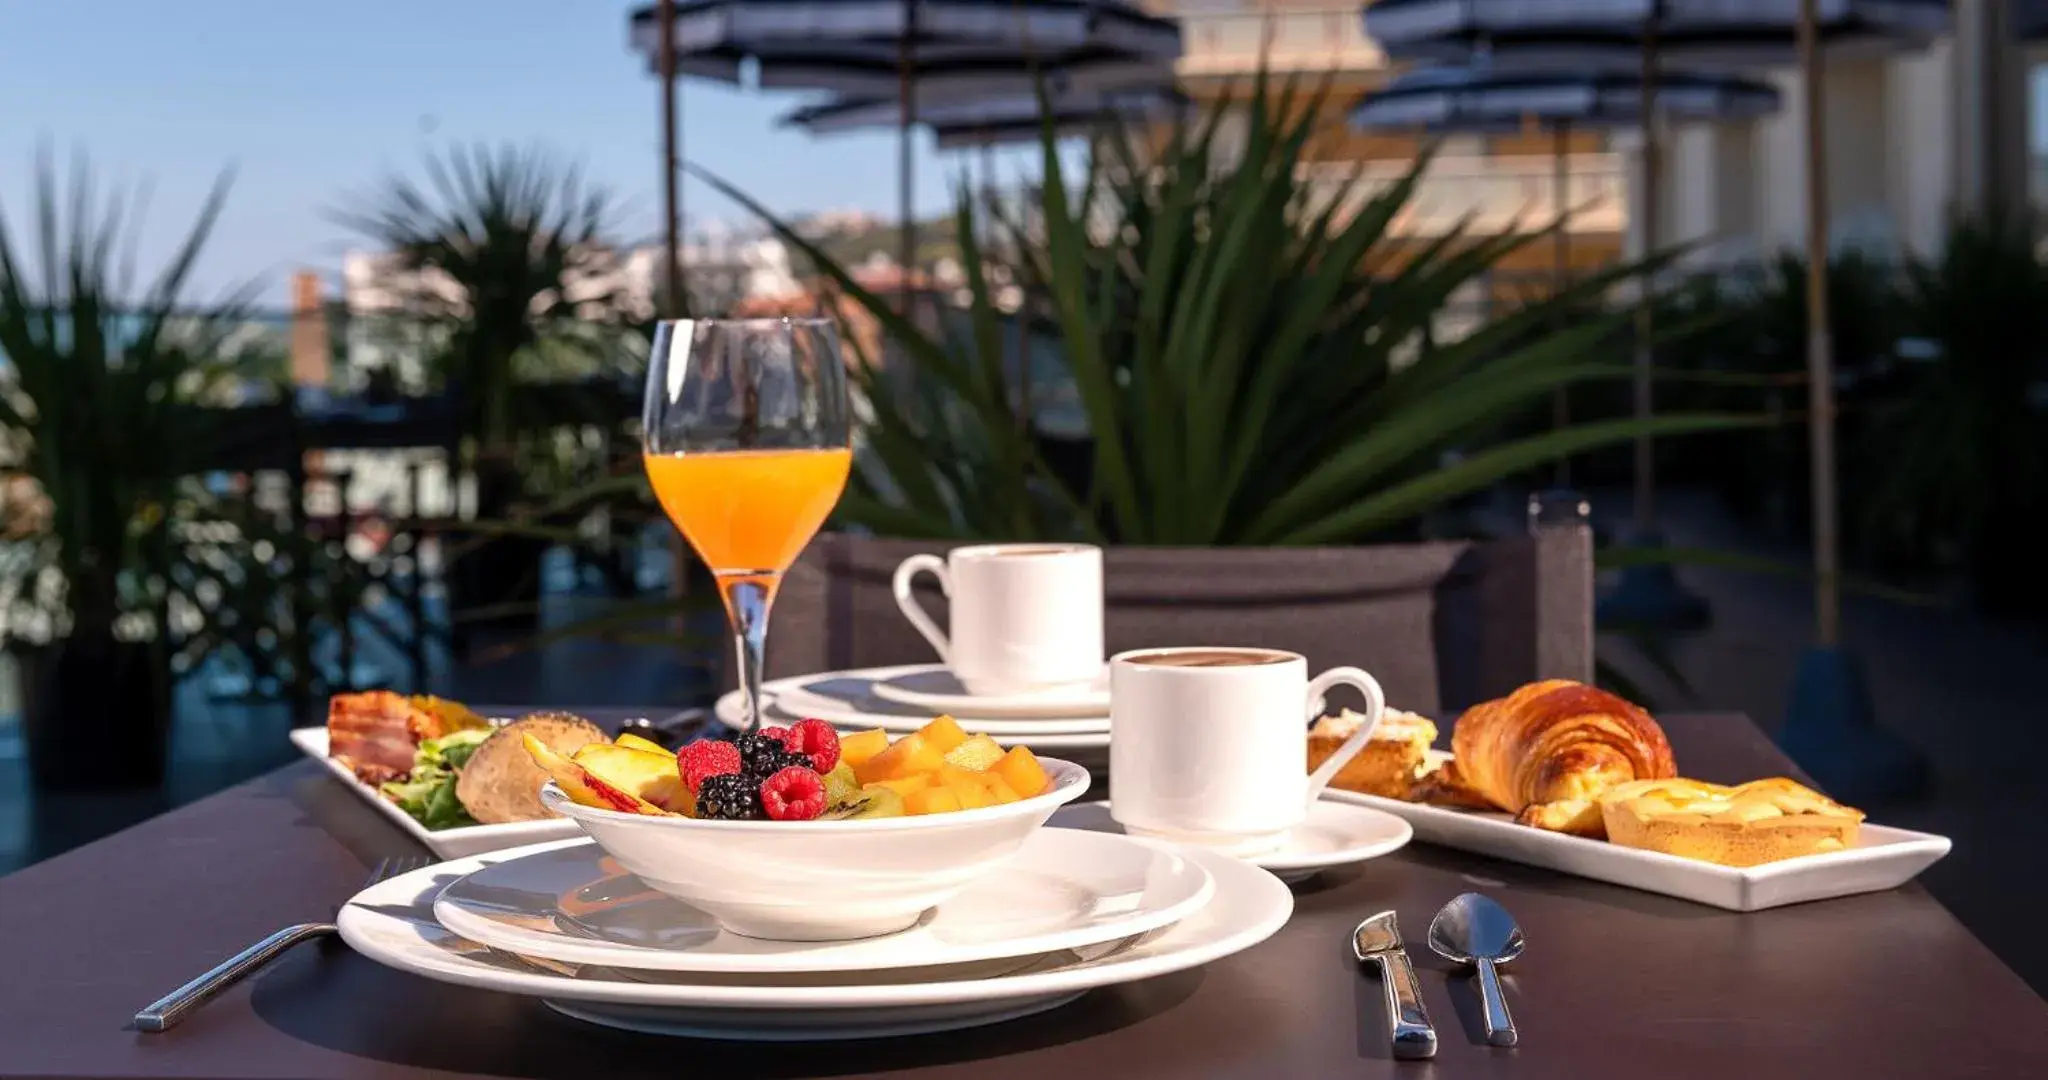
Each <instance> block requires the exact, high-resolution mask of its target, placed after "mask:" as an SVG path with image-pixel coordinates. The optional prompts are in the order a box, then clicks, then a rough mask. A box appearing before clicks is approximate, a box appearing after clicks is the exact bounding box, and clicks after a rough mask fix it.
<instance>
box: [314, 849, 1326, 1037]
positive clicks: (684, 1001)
mask: <svg viewBox="0 0 2048 1080" xmlns="http://www.w3.org/2000/svg"><path fill="white" fill-rule="evenodd" d="M581 842H582V841H569V843H581ZM558 846H566V845H565V844H560V843H558V844H551V845H537V846H535V847H529V848H521V849H515V850H512V851H508V852H493V853H491V854H488V855H482V856H476V857H472V858H468V859H457V860H454V861H452V862H446V863H441V864H439V865H437V866H430V867H427V868H425V869H422V870H417V871H414V872H413V873H410V874H405V875H401V876H399V877H395V878H392V879H391V880H389V881H384V882H380V883H379V884H377V885H373V886H371V887H370V888H368V889H365V890H363V892H361V893H359V894H357V896H356V897H355V898H354V899H352V900H350V901H349V902H348V904H347V905H346V906H344V907H343V908H342V910H341V914H340V917H339V918H338V919H337V920H336V922H337V923H338V925H339V926H340V928H341V936H342V939H343V940H344V941H346V942H348V944H349V946H350V947H351V948H353V949H355V950H356V951H357V952H360V953H362V954H363V955H364V956H366V957H368V958H370V959H372V960H375V961H376V962H378V963H380V964H384V965H386V966H389V967H392V968H395V969H397V970H400V971H407V972H411V973H413V974H416V975H420V976H423V977H425V978H429V979H435V980H438V981H440V982H446V983H453V984H455V985H458V986H472V987H477V988H479V989H487V990H496V991H500V992H504V993H513V994H524V995H527V996H529V997H537V998H543V999H546V1000H547V1001H548V1002H549V1003H550V1004H552V1005H554V1006H555V1007H556V1008H565V1007H566V1008H567V1009H569V1010H573V1013H574V1014H575V1015H584V1016H588V1017H590V1018H592V1019H598V1018H599V1017H603V1019H602V1020H600V1022H605V1023H617V1024H622V1025H625V1026H632V1027H635V1028H637V1029H639V1030H657V1031H659V1030H676V1031H682V1030H687V1031H690V1032H692V1033H695V1034H702V1033H706V1032H710V1031H716V1032H718V1033H719V1034H720V1035H722V1036H723V1037H726V1038H764V1037H766V1038H776V1039H812V1038H830V1039H844V1038H858V1037H866V1036H886V1035H894V1034H902V1033H905V1032H908V1031H933V1030H943V1029H948V1028H956V1027H967V1026H971V1025H975V1024H982V1023H992V1022H994V1021H996V1020H1001V1019H1007V1018H1009V1017H1012V1016H1017V1015H1021V1014H1023V1013H1025V1012H1029V1011H1034V1010H1036V1009H1040V1008H1047V1007H1050V1006H1051V1005H1052V1004H1055V1003H1057V1001H1058V1000H1059V999H1060V998H1062V997H1064V996H1066V995H1071V994H1078V993H1080V992H1082V991H1084V990H1090V989H1094V988H1095V987H1099V986H1113V985H1117V984H1120V983H1126V982H1134V981H1137V980H1140V979H1149V978H1153V977H1155V976H1159V975H1166V974H1170V973H1172V972H1176V971H1183V970H1186V969H1188V968H1192V967H1198V966H1200V965H1202V964H1206V963H1209V962H1210V961H1212V960H1217V959H1220V958H1222V957H1225V956H1229V955H1231V954H1233V953H1236V952H1240V951H1242V950H1245V949H1248V948H1250V947H1252V946H1253V945H1256V944H1258V943H1259V942H1261V941H1264V940H1265V939H1266V938H1268V937H1271V936H1272V935H1273V934H1274V933H1275V932H1276V931H1278V930H1279V929H1280V928H1281V927H1282V926H1284V925H1286V922H1287V919H1288V916H1290V915H1291V914H1293V911H1294V896H1293V894H1292V893H1291V892H1289V891H1288V889H1287V887H1286V886H1285V885H1283V884H1281V883H1280V881H1279V879H1277V878H1275V877H1273V876H1272V875H1271V874H1268V873H1266V872H1265V871H1263V870H1260V869H1258V868H1257V867H1254V866H1252V865H1250V864H1249V863H1241V862H1238V861H1236V860H1233V859H1227V858H1224V857H1222V856H1219V855H1212V854H1209V853H1207V852H1192V853H1188V857H1189V858H1190V859H1192V860H1193V861H1195V862H1197V863H1199V864H1200V865H1201V867H1202V868H1203V869H1204V870H1207V871H1208V872H1209V874H1210V875H1211V877H1213V878H1214V879H1215V883H1216V891H1215V895H1214V896H1213V897H1212V898H1211V899H1210V901H1209V903H1208V905H1207V906H1205V907H1204V908H1202V909H1201V910H1200V911H1197V912H1195V913H1194V914H1192V915H1189V916H1188V917H1187V918H1185V919H1182V920H1181V921H1180V922H1178V923H1175V924H1174V925H1172V926H1169V927H1165V928H1163V929H1160V930H1155V931H1153V932H1152V933H1150V934H1146V935H1142V936H1140V937H1137V938H1126V939H1124V940H1122V941H1119V942H1112V943H1107V944H1103V945H1097V946H1091V947H1089V948H1087V949H1084V950H1079V951H1072V950H1069V951H1062V952H1057V953H1050V954H1047V955H1044V956H1039V957H1029V958H1016V959H1010V960H999V961H987V962H983V963H978V964H963V965H953V966H949V967H944V968H937V969H933V968H904V969H898V970H892V971H885V972H836V973H811V974H802V975H689V976H680V975H668V974H663V973H640V974H638V975H635V974H628V973H626V972H622V971H619V970H617V969H612V968H585V969H583V970H582V971H580V972H579V973H578V974H577V975H576V976H575V977H570V976H567V975H562V974H556V973H553V972H548V971H543V970H540V969H538V968H535V967H532V966H531V965H529V964H527V963H526V962H524V961H521V960H517V959H514V958H511V957H508V956H505V955H503V954H500V953H496V952H491V951H489V950H486V949H484V947H483V946H480V945H476V944H474V943H471V942H468V941H466V940H464V939H462V938H459V937H457V936H456V935H455V934H453V933H452V932H450V931H448V930H446V929H444V928H443V927H441V926H440V925H439V924H438V923H436V922H434V921H433V914H432V900H433V897H434V896H435V894H437V893H438V892H439V891H440V889H441V888H442V887H443V886H445V885H446V884H448V883H449V882H451V881H453V880H455V879H457V878H460V877H462V876H465V875H467V874H470V873H474V872H475V871H477V870H479V869H481V868H482V867H484V866H485V865H487V864H489V863H492V862H496V861H499V860H501V859H504V858H517V857H519V856H522V855H527V854H531V853H533V852H534V851H539V850H545V849H546V848H549V847H558ZM945 1006H957V1007H958V1008H957V1009H947V1008H942V1007H945ZM619 1007H625V1008H619ZM824 1011H830V1013H831V1015H830V1016H829V1017H826V1016H821V1015H820V1013H821V1012H824Z"/></svg>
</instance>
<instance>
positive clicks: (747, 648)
mask: <svg viewBox="0 0 2048 1080" xmlns="http://www.w3.org/2000/svg"><path fill="white" fill-rule="evenodd" d="M775 584H776V582H775V578H774V577H773V576H771V575H767V574H734V575H731V576H726V575H723V574H721V575H719V578H718V591H719V593H720V595H722V596H723V597H724V598H725V614H726V617H727V618H729V619H731V620H732V632H733V637H734V639H735V644H736V645H737V647H738V649H739V660H740V690H741V692H742V693H744V694H745V695H746V703H747V732H748V733H749V734H751V733H753V732H756V731H759V730H761V709H762V704H761V671H762V667H763V665H764V663H765V660H766V657H765V655H764V653H765V652H766V647H767V644H768V609H769V607H770V606H771V605H772V604H774V603H775Z"/></svg>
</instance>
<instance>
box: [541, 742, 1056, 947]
mask: <svg viewBox="0 0 2048 1080" xmlns="http://www.w3.org/2000/svg"><path fill="white" fill-rule="evenodd" d="M1038 760H1039V764H1040V765H1041V766H1042V767H1043V768H1044V769H1045V773H1046V777H1047V780H1048V781H1049V782H1048V783H1047V784H1046V787H1045V790H1044V791H1043V792H1041V793H1040V794H1038V795H1034V796H1032V797H1030V798H1027V799H1020V800H1018V801H1016V802H1011V803H1004V804H1002V805H999V806H986V807H982V808H980V809H975V810H958V811H954V812H951V813H944V814H929V815H923V816H914V817H889V818H855V819H847V820H836V821H835V820H822V819H821V820H814V821H720V820H707V819H702V818H690V817H678V816H652V815H647V814H633V813H624V812H621V811H617V810H605V809H600V808H598V807H593V806H585V805H582V804H580V803H577V802H576V801H575V800H573V799H571V798H570V797H569V796H568V794H567V793H566V792H564V791H563V790H562V788H561V786H560V785H559V784H557V783H555V782H554V781H549V782H548V784H547V786H546V787H544V788H542V789H541V796H540V798H541V804H542V805H543V806H545V807H547V808H548V809H549V810H552V811H554V812H555V813H557V814H560V815H562V816H563V817H566V818H569V819H570V820H572V821H575V822H576V823H577V824H578V825H581V826H582V827H583V831H584V832H586V833H589V834H590V838H591V839H592V840H594V841H596V842H597V845H598V846H599V847H601V848H603V849H604V850H605V852H606V853H607V854H609V855H610V856H611V857H613V858H614V859H617V860H618V861H619V864H620V865H621V866H624V867H625V868H626V869H627V870H629V871H631V872H633V873H634V874H636V875H638V876H639V877H640V880H642V881H644V882H646V883H647V886H648V887H649V888H651V889H654V890H656V891H659V892H662V893H665V894H667V895H669V896H672V897H675V898H676V899H678V900H681V901H683V902H684V903H686V904H689V905H690V906H691V907H695V908H698V909H700V910H702V911H704V912H706V913H707V914H709V915H710V916H711V917H712V918H715V919H717V920H718V922H719V925H721V926H723V927H724V928H725V929H727V930H729V931H731V932H733V933H735V934H742V935H745V936H747V937H755V938H768V939H772V940H778V941H843V940H848V939H852V938H863V937H873V936H876V935H878V934H892V933H895V932H897V931H900V930H906V929H909V928H910V927H911V926H912V925H914V924H915V923H916V922H917V920H918V919H919V918H920V917H921V916H922V915H923V914H924V912H925V911H927V910H929V909H930V908H932V907H935V906H937V905H938V904H940V903H942V902H944V901H945V900H946V899H947V898H949V897H951V896H952V895H953V894H955V893H957V892H959V891H960V890H961V889H963V888H965V887H966V886H967V885H968V884H969V883H971V882H973V881H974V880H975V879H976V878H979V877H980V876H982V875H983V874H986V873H989V872H991V871H993V870H995V869H996V868H997V867H998V865H999V864H1000V863H1001V862H1002V861H1003V860H1004V859H1006V858H1008V857H1009V856H1010V855H1012V854H1014V853H1015V852H1016V851H1017V849H1018V848H1019V847H1022V846H1023V844H1024V841H1025V840H1026V839H1027V838H1028V837H1030V835H1031V833H1032V832H1033V830H1036V829H1037V828H1038V827H1039V826H1041V825H1044V824H1045V822H1046V819H1047V818H1050V817H1051V816H1052V814H1053V811H1055V810H1058V809H1059V808H1060V807H1061V806H1064V805H1066V804H1067V803H1070V802H1072V801H1074V800H1075V799H1078V798H1080V797H1081V795H1082V794H1083V793H1084V792H1086V791H1087V790H1088V771H1087V770H1086V769H1083V768H1082V767H1081V766H1079V765H1075V764H1073V763H1072V762H1067V761H1060V760H1058V759H1056V758H1040V759H1038Z"/></svg>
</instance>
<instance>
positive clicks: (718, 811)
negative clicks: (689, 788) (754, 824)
mask: <svg viewBox="0 0 2048 1080" xmlns="http://www.w3.org/2000/svg"><path fill="white" fill-rule="evenodd" d="M697 816H698V817H700V818H711V819H714V820H718V821H759V820H760V819H761V792H760V789H759V788H758V787H756V786H755V785H754V782H753V781H752V780H749V779H747V778H746V777H744V776H741V775H740V774H738V773H723V774H721V775H718V776H712V777H707V778H706V779H705V781H704V787H703V790H701V791H699V792H697Z"/></svg>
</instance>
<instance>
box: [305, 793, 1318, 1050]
mask: <svg viewBox="0 0 2048 1080" xmlns="http://www.w3.org/2000/svg"><path fill="white" fill-rule="evenodd" d="M1058 820H1059V819H1057V818H1056V819H1055V821H1058ZM1077 824H1079V822H1077ZM814 902H816V903H820V904H829V903H831V902H832V883H831V882H830V881H828V880H821V881H819V883H818V889H817V894H816V897H815V901H814ZM1293 908H1294V901H1293V897H1292V894H1290V893H1289V891H1288V889H1287V887H1286V885H1284V884H1282V883H1281V882H1280V880H1279V879H1278V878H1275V877H1274V876H1273V875H1272V874H1269V873H1267V872H1266V871H1264V870H1261V869H1259V868H1258V867H1256V866H1253V865H1251V864H1249V863H1245V862H1240V861H1237V860H1233V859H1229V858H1226V857H1223V856H1218V855H1213V854H1208V853H1204V852H1195V851H1190V850H1186V849H1183V848H1178V847H1174V846H1172V845H1163V844H1152V843H1147V842H1143V841H1139V840H1134V839H1131V838H1128V837H1124V836H1120V835H1115V834H1110V833H1103V832H1096V831H1089V830H1087V829H1085V828H1083V829H1072V828H1051V827H1048V828H1044V829H1040V830H1039V831H1038V832H1036V833H1034V834H1033V835H1032V837H1031V839H1030V840H1029V841H1028V842H1026V844H1025V845H1024V847H1023V848H1022V849H1021V850H1020V851H1019V852H1018V853H1017V854H1016V855H1015V856H1014V857H1013V858H1012V859H1011V860H1010V861H1008V862H1007V863H1006V864H1005V865H1003V866H1002V867H1001V868H999V869H997V870H996V871H994V872H993V873H991V874H989V875H988V876H987V877H985V878H983V879H982V880H981V881H979V882H977V883H976V884H974V885H972V886H970V887H969V888H968V889H967V890H966V891H964V892H962V893H960V894H959V895H958V896H956V897H955V898H954V899H952V900H950V901H947V902H946V903H943V904H941V905H939V906H938V907H936V908H933V909H932V910H930V911H929V912H927V913H926V914H925V916H924V918H923V919H922V920H921V921H920V922H919V923H918V924H917V925H916V926H914V927H912V928H911V929H910V930H907V931H904V932H902V933H898V934H891V935H888V936H885V937H878V938H868V939H863V940H859V941H842V942H823V943H807V942H788V941H768V940H761V939H756V938H746V937H740V936H737V935H734V934H731V933H729V932H726V931H723V930H721V929H720V928H719V927H718V925H717V923H716V922H714V921H712V920H711V919H710V918H709V917H708V916H706V915H705V914H704V913H702V912H700V911H697V910H696V909H694V908H691V907H689V906H688V905H686V904H683V903H681V902H680V901H677V900H674V899H671V898H668V897H665V896H663V895H661V894H659V893H656V892H653V891H651V890H649V889H648V888H647V887H646V886H645V885H643V884H642V883H641V882H640V880H639V879H638V878H636V877H634V876H633V875H632V874H630V873H627V872H626V871H625V870H624V869H622V868H621V867H619V866H618V864H617V863H616V862H614V861H613V860H612V859H611V858H610V857H609V856H607V855H605V853H604V852H603V851H602V850H601V849H599V848H598V847H597V846H596V845H594V844H591V843H589V842H587V841H582V840H570V841H558V842H554V843H548V844H537V845H533V846H530V847H524V848H516V849H513V850H510V851H501V852H494V853H490V854H485V855H478V856H472V857H470V858H464V859H455V860H452V861H449V862H445V863H441V864H439V865H437V866H431V867H428V868H426V869H423V870H420V871H417V872H415V873H411V874H407V875H404V876H401V877H396V878H393V879H391V880H389V881H385V882H381V883H379V884H377V885H374V886H371V887H370V888H368V889H366V890H364V891H363V892H362V893H361V894H360V895H358V896H356V897H355V898H354V899H353V900H351V901H349V903H348V904H347V905H346V906H344V907H343V908H342V910H341V914H340V917H339V918H338V920H337V922H338V923H339V925H340V927H341V933H342V936H343V938H344V939H346V940H347V941H348V943H349V944H350V945H351V946H352V947H354V948H355V949H356V950H357V951H358V952H361V953H363V954H364V955H366V956H368V957H370V958H371V959H373V960H376V961H378V962H380V963H383V964H386V965H388V966H391V967H394V968H397V969H399V970H402V971H408V972H412V973H414V974H418V975H422V976H425V977H427V978H430V979H436V980H439V981H442V982H449V983H455V984H458V985H463V986H473V987H477V988H480V989H487V990H495V991H500V992H508V993H515V994H524V995H528V996H532V997H537V998H540V999H541V1000H542V1001H544V1002H545V1003H546V1004H547V1005H548V1006H549V1007H551V1008H553V1009H555V1010H557V1011H559V1012H562V1013H565V1014H567V1015H570V1016H574V1017H578V1018H581V1019H584V1020H588V1021H591V1022H594V1023H599V1024H605V1025H609V1026H612V1027H620V1028H627V1029H631V1030H635V1031H646V1032H654V1033H659V1034H674V1035H694V1036H710V1037H717V1038H725V1039H758V1040H778V1041H795V1040H812V1039H845V1038H871V1037H881V1036H891V1035H904V1034H914V1033H920V1032H930V1031H944V1030H950V1029H954V1028H961V1027H968V1026H973V1025H979V1024H987V1023H994V1022H998V1021H1001V1020H1007V1019H1012V1018H1015V1017H1020V1016H1027V1015H1030V1014H1032V1013H1035V1012H1040V1011H1043V1010H1046V1009H1050V1008H1054V1007H1056V1006H1058V1005H1061V1004H1064V1003H1065V1002H1068V1001H1071V1000H1073V999H1074V998H1076V997H1078V996H1080V995H1081V994H1083V993H1085V992H1087V991H1089V990H1092V989H1095V988H1098V987H1105V986H1112V985H1116V984H1120V983H1125V982H1131V981H1135V980H1139V979H1148V978H1152V977H1155V976H1158V975H1164V974H1168V973H1170V972H1175V971H1180V970H1184V969H1187V968H1191V967H1196V966H1199V965H1201V964H1205V963H1208V962H1210V961H1212V960H1216V959H1219V958H1221V957H1224V956H1228V955H1231V954H1232V953H1235V952H1238V951H1240V950H1243V949H1246V948H1249V947H1251V946H1252V945H1255V944H1257V943H1258V942H1260V941H1263V940H1265V939H1266V938H1267V937H1269V936H1271V935H1272V934H1273V933H1274V932H1275V931H1277V930H1278V929H1279V928H1280V927H1281V926H1282V925H1284V924H1285V923H1286V921H1287V919H1288V917H1289V915H1291V914H1292V912H1293Z"/></svg>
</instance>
